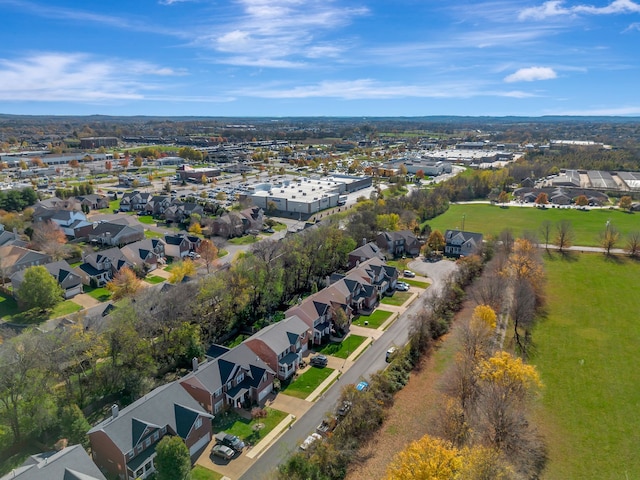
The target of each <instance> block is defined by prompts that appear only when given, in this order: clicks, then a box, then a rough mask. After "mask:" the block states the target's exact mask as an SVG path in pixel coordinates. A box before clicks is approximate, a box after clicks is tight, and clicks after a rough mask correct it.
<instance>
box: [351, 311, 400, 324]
mask: <svg viewBox="0 0 640 480" xmlns="http://www.w3.org/2000/svg"><path fill="white" fill-rule="evenodd" d="M391 315H393V313H392V312H386V311H384V310H376V311H374V312H373V313H372V314H371V315H360V316H359V317H357V318H356V319H355V320H353V322H352V323H353V324H354V325H359V326H361V327H368V328H378V327H379V326H380V325H382V324H383V323H384V322H386V321H387V319H388V318H389V317H390V316H391ZM365 322H366V323H365Z"/></svg>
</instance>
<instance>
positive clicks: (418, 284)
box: [402, 277, 431, 288]
mask: <svg viewBox="0 0 640 480" xmlns="http://www.w3.org/2000/svg"><path fill="white" fill-rule="evenodd" d="M402 281H403V282H404V283H408V284H409V285H412V286H414V287H418V288H429V286H430V285H431V284H430V283H429V282H421V281H420V280H412V279H410V278H406V277H405V278H403V279H402Z"/></svg>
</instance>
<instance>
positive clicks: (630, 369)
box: [532, 254, 640, 480]
mask: <svg viewBox="0 0 640 480" xmlns="http://www.w3.org/2000/svg"><path fill="white" fill-rule="evenodd" d="M545 269H546V272H547V289H546V294H547V302H548V306H547V310H548V316H547V317H546V318H545V319H543V320H542V321H541V323H540V324H539V325H538V327H537V328H536V330H535V331H534V333H533V341H534V342H535V346H536V351H535V357H534V358H533V359H532V363H534V364H535V365H536V366H537V368H538V370H539V372H540V375H541V378H542V381H543V382H544V384H545V388H544V391H543V397H542V401H541V403H542V405H541V412H540V414H539V417H540V419H541V420H542V421H541V422H539V423H541V424H542V426H543V431H544V434H545V436H546V437H547V441H548V446H549V463H548V466H547V471H546V474H545V475H544V476H543V478H545V479H549V480H554V479H559V478H595V477H597V478H598V479H600V480H602V479H605V480H606V479H612V480H613V479H620V478H640V456H639V455H638V445H639V444H640V417H638V405H640V389H639V388H638V385H640V369H638V368H637V365H638V363H639V362H640V350H639V349H638V338H640V322H638V312H640V297H639V296H638V291H639V289H640V263H638V262H634V261H632V260H629V259H627V258H623V257H619V258H616V259H607V258H606V257H605V256H604V255H599V254H575V255H573V256H571V257H563V256H561V255H559V254H554V255H553V256H552V257H546V258H545Z"/></svg>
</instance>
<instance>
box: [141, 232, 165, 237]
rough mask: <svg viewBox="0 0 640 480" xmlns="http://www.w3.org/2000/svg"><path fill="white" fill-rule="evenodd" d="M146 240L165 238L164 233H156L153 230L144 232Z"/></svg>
mask: <svg viewBox="0 0 640 480" xmlns="http://www.w3.org/2000/svg"><path fill="white" fill-rule="evenodd" d="M144 237H145V238H164V233H160V232H154V231H153V230H145V231H144Z"/></svg>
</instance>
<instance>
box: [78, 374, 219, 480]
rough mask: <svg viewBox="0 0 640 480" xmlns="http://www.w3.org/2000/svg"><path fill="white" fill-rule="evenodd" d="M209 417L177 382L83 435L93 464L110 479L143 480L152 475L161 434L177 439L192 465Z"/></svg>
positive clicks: (205, 440)
mask: <svg viewBox="0 0 640 480" xmlns="http://www.w3.org/2000/svg"><path fill="white" fill-rule="evenodd" d="M212 419H213V416H212V415H210V414H209V413H208V412H207V411H206V410H205V409H204V408H203V407H202V406H201V405H200V404H199V403H198V402H197V401H196V400H195V399H194V397H193V396H191V395H189V394H188V393H187V390H186V389H185V388H184V387H183V386H182V385H181V384H180V383H178V382H171V383H168V384H166V385H163V386H161V387H158V388H156V389H155V390H153V391H151V392H150V393H148V394H147V395H145V396H144V397H142V398H140V399H138V400H136V401H135V402H134V403H132V404H131V405H129V406H128V407H126V408H123V409H122V410H120V409H119V408H118V407H117V406H116V405H114V406H113V407H112V409H111V416H110V417H109V418H107V419H106V420H104V421H103V422H101V423H99V424H98V425H96V426H95V427H93V428H92V429H91V430H89V432H88V436H89V441H90V442H91V451H92V453H93V461H94V462H95V463H96V465H98V466H99V467H100V468H101V469H103V470H104V471H106V472H109V474H110V475H113V476H119V477H120V478H126V479H131V478H136V479H138V478H140V479H143V478H146V477H148V476H149V475H151V474H152V473H153V472H155V465H154V459H155V457H156V446H157V445H158V442H159V441H160V440H161V439H162V438H163V437H164V436H165V435H172V436H178V437H180V438H181V439H182V440H183V441H184V442H185V444H186V445H187V448H188V449H189V454H190V455H191V459H192V461H194V460H195V459H196V456H197V454H198V453H199V452H200V450H202V449H203V448H204V447H205V446H207V444H208V443H209V441H210V440H211V420H212Z"/></svg>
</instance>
